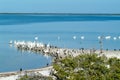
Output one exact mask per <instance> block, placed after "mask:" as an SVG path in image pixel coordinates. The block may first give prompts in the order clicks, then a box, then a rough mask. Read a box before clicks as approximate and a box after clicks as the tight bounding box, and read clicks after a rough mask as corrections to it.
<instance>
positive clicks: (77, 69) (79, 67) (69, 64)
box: [53, 54, 120, 80]
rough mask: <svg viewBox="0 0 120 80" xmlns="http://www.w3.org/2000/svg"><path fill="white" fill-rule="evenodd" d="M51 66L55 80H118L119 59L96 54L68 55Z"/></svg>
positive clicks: (119, 70)
mask: <svg viewBox="0 0 120 80" xmlns="http://www.w3.org/2000/svg"><path fill="white" fill-rule="evenodd" d="M53 67H54V69H55V72H54V73H53V75H54V76H55V77H56V78H57V80H120V68H119V67H120V59H117V58H107V57H105V56H100V55H97V54H83V55H80V56H77V57H75V58H73V57H70V56H69V57H66V58H65V59H62V60H59V61H58V62H56V63H55V64H53Z"/></svg>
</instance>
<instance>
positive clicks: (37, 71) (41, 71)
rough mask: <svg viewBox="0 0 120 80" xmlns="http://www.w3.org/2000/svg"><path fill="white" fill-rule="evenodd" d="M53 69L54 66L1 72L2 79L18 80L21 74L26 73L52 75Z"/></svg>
mask: <svg viewBox="0 0 120 80" xmlns="http://www.w3.org/2000/svg"><path fill="white" fill-rule="evenodd" d="M52 69H53V67H52V66H48V67H43V68H38V69H29V70H23V71H11V72H3V73H0V80H8V79H9V80H13V79H14V80H16V79H17V78H19V77H20V76H23V75H25V74H27V75H32V73H34V74H36V75H42V76H50V72H51V70H52Z"/></svg>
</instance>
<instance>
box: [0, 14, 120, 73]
mask: <svg viewBox="0 0 120 80" xmlns="http://www.w3.org/2000/svg"><path fill="white" fill-rule="evenodd" d="M101 35H102V36H111V39H110V40H105V39H104V40H103V48H104V49H112V50H113V49H120V39H119V38H118V37H119V36H120V15H31V14H29V15H25V14H22V15H20V14H19V15H18V14H0V72H7V71H16V70H19V69H20V68H23V69H33V68H39V67H44V66H46V64H47V63H49V64H50V63H51V59H52V58H51V57H48V58H47V57H45V56H44V55H42V54H35V53H32V52H21V51H18V50H17V49H15V48H14V47H10V46H9V44H8V43H9V41H10V40H24V41H34V37H36V36H38V37H39V39H38V40H39V42H43V43H46V44H47V43H50V44H51V45H56V46H58V47H65V48H82V47H84V48H87V49H90V48H96V49H99V40H98V38H97V37H98V36H101ZM73 36H76V39H75V40H74V39H73ZM81 36H84V37H85V39H84V40H81V39H80V37H81ZM58 37H59V39H58ZM113 37H116V38H117V39H116V40H113Z"/></svg>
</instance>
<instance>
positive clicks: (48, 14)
mask: <svg viewBox="0 0 120 80" xmlns="http://www.w3.org/2000/svg"><path fill="white" fill-rule="evenodd" d="M0 14H35V15H120V13H7V12H6V13H0Z"/></svg>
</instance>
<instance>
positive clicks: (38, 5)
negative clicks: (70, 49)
mask: <svg viewBox="0 0 120 80" xmlns="http://www.w3.org/2000/svg"><path fill="white" fill-rule="evenodd" d="M0 12H1V13H4V12H39V13H120V0H0Z"/></svg>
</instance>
